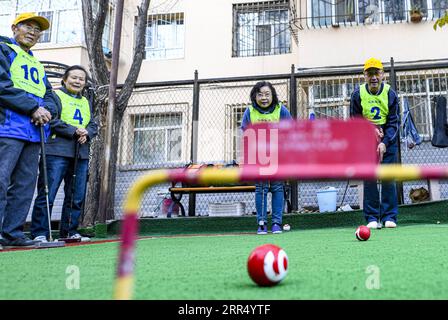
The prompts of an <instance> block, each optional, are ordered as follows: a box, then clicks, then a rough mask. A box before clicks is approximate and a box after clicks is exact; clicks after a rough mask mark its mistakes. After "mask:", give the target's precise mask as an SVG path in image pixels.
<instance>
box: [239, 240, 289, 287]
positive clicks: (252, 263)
mask: <svg viewBox="0 0 448 320" xmlns="http://www.w3.org/2000/svg"><path fill="white" fill-rule="evenodd" d="M247 271H248V272H249V276H250V277H251V279H252V280H253V281H254V282H255V283H256V284H258V285H259V286H264V287H265V286H274V285H276V284H278V283H279V282H280V281H282V280H283V279H284V278H285V277H286V274H287V273H288V256H287V255H286V252H285V251H284V250H283V249H282V248H280V247H277V246H276V245H273V244H265V245H262V246H259V247H257V248H255V249H254V250H253V251H252V253H251V254H250V256H249V259H248V260H247Z"/></svg>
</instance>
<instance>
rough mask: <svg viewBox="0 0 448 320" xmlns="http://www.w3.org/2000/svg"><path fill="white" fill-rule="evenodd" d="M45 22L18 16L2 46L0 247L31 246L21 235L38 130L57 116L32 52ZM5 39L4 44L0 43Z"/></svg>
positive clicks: (33, 178)
mask: <svg viewBox="0 0 448 320" xmlns="http://www.w3.org/2000/svg"><path fill="white" fill-rule="evenodd" d="M49 26H50V24H49V22H48V20H47V19H45V18H44V17H41V16H37V15H36V14H34V13H22V14H20V15H19V16H17V18H16V19H15V20H14V22H13V23H12V26H11V30H12V32H13V38H11V39H9V41H2V42H0V154H1V157H0V231H1V233H0V245H3V246H12V247H14V246H30V245H33V244H34V242H33V241H32V240H30V239H28V238H27V237H25V235H24V233H23V227H24V224H25V221H26V217H27V215H28V211H29V208H30V205H31V202H32V199H33V194H34V189H35V186H36V178H37V171H38V163H39V150H40V127H41V126H44V131H45V134H46V137H48V134H49V125H48V124H47V123H48V122H49V121H50V120H51V118H52V117H55V116H56V110H57V109H56V105H55V104H54V101H53V94H52V88H51V85H50V83H49V82H48V80H47V76H46V74H45V71H44V67H43V66H42V64H41V63H40V62H39V61H38V60H37V59H36V58H35V57H34V55H33V53H32V52H31V50H30V49H31V48H32V47H33V46H34V45H35V44H36V43H37V41H38V40H39V37H40V35H41V33H42V31H44V30H46V29H48V28H49ZM3 40H4V39H3Z"/></svg>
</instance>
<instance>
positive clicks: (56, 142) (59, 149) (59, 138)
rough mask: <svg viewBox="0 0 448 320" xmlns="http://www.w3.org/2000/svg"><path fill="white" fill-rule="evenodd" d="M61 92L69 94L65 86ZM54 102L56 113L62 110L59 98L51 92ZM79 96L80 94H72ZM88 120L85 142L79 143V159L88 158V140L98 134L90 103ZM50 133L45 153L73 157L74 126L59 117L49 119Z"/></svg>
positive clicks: (75, 141) (75, 137)
mask: <svg viewBox="0 0 448 320" xmlns="http://www.w3.org/2000/svg"><path fill="white" fill-rule="evenodd" d="M61 90H62V91H63V92H65V93H67V94H69V93H68V92H67V90H66V89H65V88H62V89H61ZM53 96H54V100H55V104H56V106H57V108H58V114H59V115H60V114H61V112H62V104H61V99H59V97H58V96H57V94H55V93H53ZM74 97H79V99H81V96H74ZM90 115H91V117H90V122H89V123H88V125H87V127H86V130H87V131H88V133H89V134H88V139H87V142H86V143H84V144H82V145H80V148H79V159H89V150H90V141H91V140H92V139H93V138H94V137H95V136H96V135H97V134H98V124H97V123H96V121H95V119H94V118H93V110H92V106H91V105H90ZM50 127H51V134H50V137H49V138H48V141H47V143H46V144H45V149H46V150H45V151H46V152H45V153H46V154H48V155H53V156H61V157H68V158H74V157H75V144H76V143H77V140H78V136H77V135H76V134H75V132H76V127H75V126H72V125H70V124H68V123H66V122H64V121H62V120H61V119H60V118H56V119H54V120H51V121H50Z"/></svg>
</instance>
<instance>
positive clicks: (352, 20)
mask: <svg viewBox="0 0 448 320" xmlns="http://www.w3.org/2000/svg"><path fill="white" fill-rule="evenodd" d="M307 1H308V6H309V8H311V9H310V10H309V11H310V16H311V18H309V24H310V25H311V26H313V27H322V26H330V25H340V24H348V25H352V24H353V25H356V24H372V23H393V22H396V21H408V19H409V10H410V8H413V7H418V8H420V10H421V11H422V13H423V16H424V17H426V18H438V17H440V16H441V15H443V14H444V12H445V10H446V9H448V0H307Z"/></svg>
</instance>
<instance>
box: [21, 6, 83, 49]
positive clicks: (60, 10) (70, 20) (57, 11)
mask: <svg viewBox="0 0 448 320" xmlns="http://www.w3.org/2000/svg"><path fill="white" fill-rule="evenodd" d="M14 2H15V14H16V16H17V15H19V14H20V13H22V12H36V13H37V14H39V15H41V16H44V17H45V18H47V19H48V21H49V22H50V28H49V29H48V30H45V31H44V32H43V33H42V35H41V37H40V39H39V43H80V42H81V41H82V37H83V31H82V30H83V24H82V13H81V0H67V1H56V0H41V1H27V0H17V1H14Z"/></svg>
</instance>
